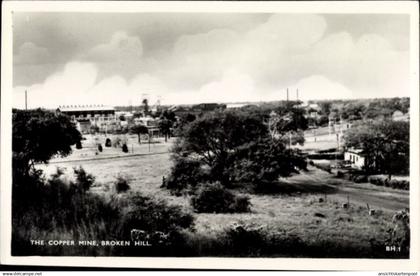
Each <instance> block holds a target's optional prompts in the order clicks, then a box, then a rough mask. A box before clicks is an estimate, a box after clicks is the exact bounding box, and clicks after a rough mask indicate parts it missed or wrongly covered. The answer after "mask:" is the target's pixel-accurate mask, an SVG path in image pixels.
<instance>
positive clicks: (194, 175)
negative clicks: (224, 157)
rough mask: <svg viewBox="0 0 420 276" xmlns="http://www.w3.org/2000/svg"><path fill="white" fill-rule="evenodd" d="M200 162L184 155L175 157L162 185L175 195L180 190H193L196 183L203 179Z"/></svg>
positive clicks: (204, 177)
mask: <svg viewBox="0 0 420 276" xmlns="http://www.w3.org/2000/svg"><path fill="white" fill-rule="evenodd" d="M206 179H207V178H206V174H205V173H204V171H203V169H202V167H201V162H199V161H196V160H192V159H189V158H184V157H176V158H175V159H174V165H173V167H172V168H171V172H170V174H169V176H168V178H167V179H165V181H164V183H162V186H163V187H165V188H167V189H169V190H171V192H172V193H173V194H175V195H180V194H182V192H194V190H195V188H196V186H197V184H198V183H200V182H203V181H205V180H206Z"/></svg>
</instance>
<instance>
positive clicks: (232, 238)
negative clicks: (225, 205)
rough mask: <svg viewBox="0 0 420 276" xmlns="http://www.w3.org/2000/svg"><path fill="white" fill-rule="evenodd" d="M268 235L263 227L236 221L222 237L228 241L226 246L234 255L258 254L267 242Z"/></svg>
mask: <svg viewBox="0 0 420 276" xmlns="http://www.w3.org/2000/svg"><path fill="white" fill-rule="evenodd" d="M266 237H267V233H266V231H264V230H263V228H262V227H255V226H253V225H244V224H242V223H234V224H233V225H232V226H231V227H230V228H228V229H227V230H226V232H225V234H224V236H223V237H221V239H222V240H225V241H226V248H228V251H230V252H232V254H234V255H240V256H241V255H242V256H258V255H261V252H260V251H261V249H263V248H264V247H265V245H266V243H267V242H266Z"/></svg>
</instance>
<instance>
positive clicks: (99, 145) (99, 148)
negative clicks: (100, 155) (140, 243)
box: [98, 144, 103, 152]
mask: <svg viewBox="0 0 420 276" xmlns="http://www.w3.org/2000/svg"><path fill="white" fill-rule="evenodd" d="M102 150H103V148H102V145H101V144H98V151H99V152H102Z"/></svg>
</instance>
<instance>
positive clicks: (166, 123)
mask: <svg viewBox="0 0 420 276" xmlns="http://www.w3.org/2000/svg"><path fill="white" fill-rule="evenodd" d="M158 127H159V130H160V132H161V133H162V134H163V135H164V136H165V142H167V141H168V137H170V136H171V128H172V121H170V120H168V119H162V120H160V121H159V123H158Z"/></svg>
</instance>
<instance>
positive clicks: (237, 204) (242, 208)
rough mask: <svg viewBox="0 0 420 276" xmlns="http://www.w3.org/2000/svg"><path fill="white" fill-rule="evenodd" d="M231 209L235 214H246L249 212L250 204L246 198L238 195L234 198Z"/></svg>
mask: <svg viewBox="0 0 420 276" xmlns="http://www.w3.org/2000/svg"><path fill="white" fill-rule="evenodd" d="M231 209H232V210H234V212H235V213H247V212H250V211H251V202H250V201H249V197H248V196H243V195H238V196H235V198H234V201H233V203H232V205H231Z"/></svg>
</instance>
